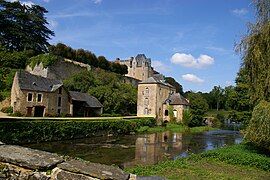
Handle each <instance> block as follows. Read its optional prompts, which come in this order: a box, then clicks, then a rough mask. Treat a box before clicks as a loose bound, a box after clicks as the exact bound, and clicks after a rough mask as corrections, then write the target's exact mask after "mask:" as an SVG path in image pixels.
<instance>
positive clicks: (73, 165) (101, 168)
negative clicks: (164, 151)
mask: <svg viewBox="0 0 270 180" xmlns="http://www.w3.org/2000/svg"><path fill="white" fill-rule="evenodd" d="M0 179H12V180H14V179H29V180H34V179H41V180H48V179H52V180H62V179H63V180H71V179H83V180H97V179H117V180H128V179H130V180H135V179H161V178H159V177H138V176H136V175H133V174H128V173H126V172H124V171H122V170H121V169H119V168H117V167H114V166H108V165H103V164H98V163H91V162H86V161H82V160H75V159H65V158H63V157H61V156H59V155H57V154H53V153H48V152H44V151H40V150H34V149H30V148H25V147H21V146H14V145H5V144H3V143H1V142H0Z"/></svg>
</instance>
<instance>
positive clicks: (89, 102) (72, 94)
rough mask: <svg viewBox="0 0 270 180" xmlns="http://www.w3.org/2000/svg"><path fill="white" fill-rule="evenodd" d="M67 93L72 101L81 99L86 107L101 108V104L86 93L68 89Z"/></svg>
mask: <svg viewBox="0 0 270 180" xmlns="http://www.w3.org/2000/svg"><path fill="white" fill-rule="evenodd" d="M69 95H70V97H71V99H72V100H74V101H81V102H85V103H86V107H92V108H101V107H103V105H102V104H101V103H100V102H99V101H98V99H97V98H95V97H94V96H90V95H89V94H87V93H81V92H76V91H69Z"/></svg>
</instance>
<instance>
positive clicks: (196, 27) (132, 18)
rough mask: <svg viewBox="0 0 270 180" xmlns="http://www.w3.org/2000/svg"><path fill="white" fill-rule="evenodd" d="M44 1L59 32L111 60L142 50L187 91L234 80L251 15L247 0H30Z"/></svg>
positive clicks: (58, 37)
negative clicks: (238, 50)
mask: <svg viewBox="0 0 270 180" xmlns="http://www.w3.org/2000/svg"><path fill="white" fill-rule="evenodd" d="M24 2H25V3H28V4H31V3H35V4H39V5H42V6H44V7H45V8H46V9H47V10H48V11H49V13H48V14H47V15H46V16H47V20H48V22H49V23H50V25H49V26H50V28H51V29H53V30H54V32H55V37H53V38H52V39H51V40H50V42H51V43H53V44H55V43H58V42H62V43H65V44H67V45H69V46H71V47H73V48H83V49H87V50H90V51H92V52H94V53H95V54H96V55H104V56H105V57H106V58H107V59H109V60H114V59H116V58H117V57H119V58H121V59H126V58H128V57H130V56H135V55H136V54H138V53H144V54H145V55H146V56H147V57H150V58H151V59H152V64H153V66H154V68H155V69H157V70H158V71H159V72H161V73H162V74H164V75H166V76H172V77H174V78H175V79H176V80H177V81H178V82H179V83H180V84H182V85H183V88H184V90H185V91H187V90H194V91H202V92H207V91H210V90H211V89H212V88H213V86H215V85H221V86H223V87H224V86H226V85H230V84H234V80H235V77H236V73H237V71H238V70H239V67H240V62H241V61H240V57H239V56H238V55H236V54H235V52H234V45H235V43H236V42H238V41H239V39H240V38H241V37H242V36H243V35H244V34H245V33H246V30H247V28H246V24H247V23H248V22H250V21H253V18H254V12H253V11H254V9H253V6H252V4H251V1H248V0H32V1H24Z"/></svg>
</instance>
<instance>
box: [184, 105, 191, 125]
mask: <svg viewBox="0 0 270 180" xmlns="http://www.w3.org/2000/svg"><path fill="white" fill-rule="evenodd" d="M190 120H191V114H190V112H189V110H188V109H185V110H184V111H183V119H182V123H183V125H184V126H188V124H189V123H190Z"/></svg>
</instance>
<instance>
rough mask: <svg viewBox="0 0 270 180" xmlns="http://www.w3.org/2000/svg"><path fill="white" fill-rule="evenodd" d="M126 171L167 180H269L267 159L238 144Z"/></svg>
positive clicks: (269, 162)
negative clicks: (166, 179)
mask: <svg viewBox="0 0 270 180" xmlns="http://www.w3.org/2000/svg"><path fill="white" fill-rule="evenodd" d="M126 171H128V172H130V173H134V174H137V175H144V176H151V175H157V176H161V177H165V178H168V179H270V157H269V156H267V155H264V154H261V153H260V152H259V151H258V150H256V149H254V148H252V147H251V146H248V145H244V144H241V145H233V146H230V147H225V148H220V149H216V150H211V151H208V152H205V153H201V154H196V155H192V156H190V157H188V158H181V159H178V160H174V161H173V160H168V161H165V162H161V163H159V164H157V165H151V166H137V167H135V168H130V169H126Z"/></svg>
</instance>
